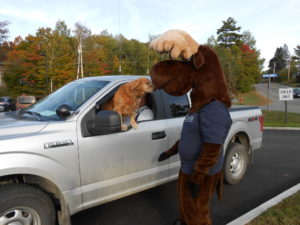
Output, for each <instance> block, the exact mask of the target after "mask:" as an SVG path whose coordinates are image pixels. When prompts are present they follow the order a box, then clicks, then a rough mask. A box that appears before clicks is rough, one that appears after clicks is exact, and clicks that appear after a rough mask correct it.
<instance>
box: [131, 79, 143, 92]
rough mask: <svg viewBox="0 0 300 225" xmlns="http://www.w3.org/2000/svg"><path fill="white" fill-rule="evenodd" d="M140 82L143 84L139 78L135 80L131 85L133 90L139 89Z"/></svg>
mask: <svg viewBox="0 0 300 225" xmlns="http://www.w3.org/2000/svg"><path fill="white" fill-rule="evenodd" d="M140 84H141V81H140V80H139V79H137V80H135V81H133V82H132V83H131V86H130V88H131V90H135V89H137V88H138V87H139V86H140Z"/></svg>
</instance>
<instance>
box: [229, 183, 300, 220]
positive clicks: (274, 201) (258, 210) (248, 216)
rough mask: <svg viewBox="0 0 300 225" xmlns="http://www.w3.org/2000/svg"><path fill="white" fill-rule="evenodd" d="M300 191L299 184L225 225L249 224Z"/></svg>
mask: <svg viewBox="0 0 300 225" xmlns="http://www.w3.org/2000/svg"><path fill="white" fill-rule="evenodd" d="M299 190H300V183H299V184H297V185H295V186H294V187H292V188H290V189H288V190H286V191H284V192H283V193H281V194H279V195H277V196H275V197H274V198H272V199H270V200H269V201H267V202H265V203H263V204H261V205H260V206H258V207H256V208H255V209H253V210H251V211H249V212H248V213H246V214H244V215H242V216H241V217H239V218H237V219H235V220H233V221H231V222H230V223H227V224H226V225H244V224H247V223H249V222H250V221H251V220H253V219H254V218H256V217H257V216H259V215H260V214H262V213H263V212H264V211H266V210H267V209H269V208H271V207H272V206H274V205H276V204H278V203H279V202H281V201H282V200H284V199H286V198H287V197H290V196H291V195H293V194H295V193H297V192H298V191H299Z"/></svg>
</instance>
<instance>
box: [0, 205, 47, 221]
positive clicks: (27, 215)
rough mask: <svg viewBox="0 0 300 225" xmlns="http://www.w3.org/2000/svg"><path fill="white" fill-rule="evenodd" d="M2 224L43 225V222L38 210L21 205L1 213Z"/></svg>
mask: <svg viewBox="0 0 300 225" xmlns="http://www.w3.org/2000/svg"><path fill="white" fill-rule="evenodd" d="M0 225H42V223H41V218H40V216H39V214H38V213H37V211H36V210H34V209H32V208H29V207H26V206H21V207H16V208H12V209H9V210H7V211H6V212H4V213H3V214H1V215H0Z"/></svg>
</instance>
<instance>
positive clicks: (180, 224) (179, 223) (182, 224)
mask: <svg viewBox="0 0 300 225" xmlns="http://www.w3.org/2000/svg"><path fill="white" fill-rule="evenodd" d="M173 225H186V223H182V222H181V221H180V219H176V220H175V221H174V222H173Z"/></svg>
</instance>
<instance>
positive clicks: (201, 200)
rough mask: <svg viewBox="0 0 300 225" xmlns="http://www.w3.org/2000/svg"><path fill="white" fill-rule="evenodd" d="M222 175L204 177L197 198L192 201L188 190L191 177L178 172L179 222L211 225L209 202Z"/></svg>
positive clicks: (193, 224) (188, 224) (189, 224)
mask: <svg viewBox="0 0 300 225" xmlns="http://www.w3.org/2000/svg"><path fill="white" fill-rule="evenodd" d="M221 174H222V173H217V174H215V175H212V176H205V178H204V182H203V185H202V186H201V187H200V191H199V194H198V196H197V197H196V198H195V199H193V198H192V197H191V193H190V190H189V185H188V184H189V181H190V177H191V175H189V174H184V173H182V172H181V171H180V173H179V178H178V200H179V212H180V220H181V222H182V223H186V224H187V225H211V224H212V223H211V218H210V208H209V207H210V200H211V197H212V196H213V193H214V191H215V190H216V186H217V183H218V181H219V179H220V176H221Z"/></svg>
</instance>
